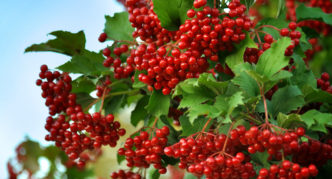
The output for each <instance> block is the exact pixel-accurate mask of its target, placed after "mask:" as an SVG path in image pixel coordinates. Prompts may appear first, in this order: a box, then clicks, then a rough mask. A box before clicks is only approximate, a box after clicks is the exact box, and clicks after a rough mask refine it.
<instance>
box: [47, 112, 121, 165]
mask: <svg viewBox="0 0 332 179" xmlns="http://www.w3.org/2000/svg"><path fill="white" fill-rule="evenodd" d="M77 109H78V110H77ZM76 110H77V111H76ZM67 115H68V116H69V117H68V118H67V119H66V116H65V115H59V116H58V117H57V118H52V117H48V118H47V120H46V125H45V129H46V130H47V131H49V134H48V135H46V136H45V139H46V140H47V141H55V145H56V146H57V147H59V148H61V149H62V150H63V151H65V153H66V154H67V155H68V157H69V159H70V160H76V159H78V158H79V159H80V160H78V161H77V165H78V166H79V167H83V166H84V165H85V160H84V159H81V158H80V154H81V153H82V152H83V151H85V150H86V149H89V150H91V149H98V148H100V147H101V145H109V146H111V147H115V146H116V144H117V141H118V140H119V137H120V136H123V135H125V133H126V131H125V129H120V123H119V122H117V121H114V116H113V115H112V114H109V115H107V116H106V117H103V116H102V115H101V114H100V113H94V114H93V115H90V114H84V113H83V112H82V110H81V108H80V106H77V107H75V109H73V108H68V109H67ZM82 132H87V134H88V135H86V134H84V133H82Z"/></svg>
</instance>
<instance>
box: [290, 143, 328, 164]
mask: <svg viewBox="0 0 332 179" xmlns="http://www.w3.org/2000/svg"><path fill="white" fill-rule="evenodd" d="M331 159H332V145H331V144H328V143H321V142H319V141H316V140H309V141H308V142H302V143H301V144H300V145H299V148H298V150H297V151H296V152H294V153H293V154H292V161H293V162H296V163H299V164H300V165H304V166H308V165H310V164H315V165H316V166H322V165H324V164H326V162H327V161H328V160H331Z"/></svg>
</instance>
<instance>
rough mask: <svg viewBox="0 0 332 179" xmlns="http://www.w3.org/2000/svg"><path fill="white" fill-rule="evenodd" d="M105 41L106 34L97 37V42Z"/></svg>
mask: <svg viewBox="0 0 332 179" xmlns="http://www.w3.org/2000/svg"><path fill="white" fill-rule="evenodd" d="M106 39H107V34H106V33H101V34H100V35H99V38H98V40H99V42H105V41H106Z"/></svg>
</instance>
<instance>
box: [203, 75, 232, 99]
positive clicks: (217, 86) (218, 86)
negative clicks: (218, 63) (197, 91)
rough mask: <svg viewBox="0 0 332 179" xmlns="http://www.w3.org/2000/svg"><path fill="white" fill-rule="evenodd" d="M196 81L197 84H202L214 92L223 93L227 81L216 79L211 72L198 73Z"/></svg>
mask: <svg viewBox="0 0 332 179" xmlns="http://www.w3.org/2000/svg"><path fill="white" fill-rule="evenodd" d="M197 82H198V85H199V86H204V87H206V88H208V89H210V90H211V91H212V92H214V93H215V94H222V93H224V92H225V90H226V88H227V86H228V82H220V81H217V80H216V79H215V77H214V76H213V75H212V74H211V73H202V74H200V75H199V78H198V81H197Z"/></svg>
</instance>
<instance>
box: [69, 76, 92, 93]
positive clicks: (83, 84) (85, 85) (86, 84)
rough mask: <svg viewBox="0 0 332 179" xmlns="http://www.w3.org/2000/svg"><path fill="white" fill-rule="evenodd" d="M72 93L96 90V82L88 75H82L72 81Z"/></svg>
mask: <svg viewBox="0 0 332 179" xmlns="http://www.w3.org/2000/svg"><path fill="white" fill-rule="evenodd" d="M71 85H72V90H71V92H72V93H91V92H92V91H94V90H96V85H95V84H94V82H93V81H92V80H91V79H89V78H88V77H86V76H81V77H79V78H77V79H75V80H74V81H72V82H71Z"/></svg>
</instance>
